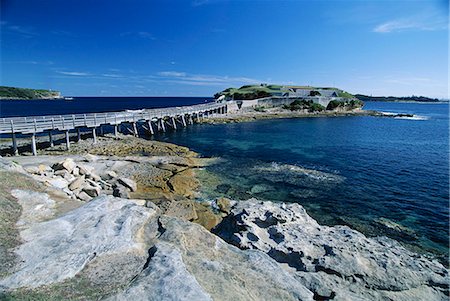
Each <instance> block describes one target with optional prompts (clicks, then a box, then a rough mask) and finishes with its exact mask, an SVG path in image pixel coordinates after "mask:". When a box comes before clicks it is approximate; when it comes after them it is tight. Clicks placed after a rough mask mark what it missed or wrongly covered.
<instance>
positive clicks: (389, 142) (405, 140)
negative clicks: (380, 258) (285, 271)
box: [0, 97, 449, 262]
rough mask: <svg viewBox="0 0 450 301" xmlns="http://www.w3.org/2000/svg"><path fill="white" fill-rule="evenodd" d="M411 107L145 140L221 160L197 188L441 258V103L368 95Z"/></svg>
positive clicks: (24, 107) (17, 108)
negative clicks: (288, 206) (278, 205)
mask: <svg viewBox="0 0 450 301" xmlns="http://www.w3.org/2000/svg"><path fill="white" fill-rule="evenodd" d="M205 101H211V99H208V98H204V97H196V98H182V97H178V98H161V97H146V98H135V97H133V98H124V97H120V98H99V97H91V98H90V97H83V98H75V99H74V100H73V101H64V100H39V101H1V102H0V116H1V117H8V116H23V115H43V114H74V113H85V112H105V111H120V110H125V109H141V108H157V107H167V106H180V105H190V104H197V103H204V102H205ZM365 109H372V110H380V111H383V112H391V113H409V114H414V115H415V117H413V118H388V117H384V118H380V117H371V116H351V117H324V118H297V119H275V120H259V121H254V122H245V123H235V124H216V125H205V124H203V125H197V124H196V125H193V126H189V127H187V128H182V129H179V130H177V131H169V132H167V133H165V134H160V135H157V136H156V137H153V138H152V139H158V140H162V141H166V142H172V143H176V144H180V145H184V146H187V147H189V148H191V149H192V150H194V151H196V152H198V153H200V154H201V155H202V156H204V157H220V158H221V160H220V163H219V164H216V165H213V166H210V167H207V168H205V169H204V170H202V171H200V172H199V173H198V174H199V177H200V179H201V182H202V188H201V190H202V191H201V196H202V198H204V199H212V198H216V197H220V196H227V197H229V198H232V199H236V200H245V199H249V198H252V197H255V198H258V199H261V200H271V201H275V202H278V201H283V202H295V203H299V204H301V205H302V206H304V207H305V208H306V210H307V211H308V213H309V214H310V215H311V216H312V217H313V218H315V219H316V220H317V221H318V222H319V223H321V224H326V225H348V226H350V227H351V228H353V229H356V230H358V231H361V232H362V233H364V234H366V235H368V236H380V235H382V236H388V237H391V238H393V239H395V240H397V241H399V242H401V243H402V244H404V245H405V246H406V247H408V248H410V249H412V250H414V251H417V252H420V253H424V254H430V255H431V256H435V257H437V258H438V259H440V260H441V261H442V262H447V261H448V254H449V249H448V237H449V131H448V126H449V105H448V103H392V102H367V103H366V105H365Z"/></svg>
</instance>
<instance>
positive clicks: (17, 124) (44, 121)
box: [0, 103, 224, 134]
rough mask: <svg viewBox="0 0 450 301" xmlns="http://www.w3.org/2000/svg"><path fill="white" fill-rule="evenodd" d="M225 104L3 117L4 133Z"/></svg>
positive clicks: (0, 129) (141, 118) (132, 118)
mask: <svg viewBox="0 0 450 301" xmlns="http://www.w3.org/2000/svg"><path fill="white" fill-rule="evenodd" d="M223 106H224V104H220V103H208V104H200V105H192V106H182V107H169V108H157V109H142V110H128V111H120V112H108V113H87V114H68V115H47V116H28V117H10V118H1V119H0V134H2V133H23V134H27V133H38V132H43V131H46V130H71V129H74V128H77V127H97V126H100V125H103V124H111V125H114V124H120V123H123V122H140V121H145V120H154V119H160V118H165V117H173V116H180V115H186V114H198V113H200V112H205V111H208V110H214V109H217V108H221V107H223Z"/></svg>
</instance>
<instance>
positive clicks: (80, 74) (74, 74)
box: [56, 71, 91, 76]
mask: <svg viewBox="0 0 450 301" xmlns="http://www.w3.org/2000/svg"><path fill="white" fill-rule="evenodd" d="M56 73H59V74H62V75H69V76H90V75H91V74H90V73H88V72H77V71H56Z"/></svg>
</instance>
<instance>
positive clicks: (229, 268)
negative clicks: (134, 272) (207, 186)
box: [111, 216, 313, 301]
mask: <svg viewBox="0 0 450 301" xmlns="http://www.w3.org/2000/svg"><path fill="white" fill-rule="evenodd" d="M160 227H161V228H162V229H160V231H161V232H162V234H161V236H160V237H159V238H158V240H157V243H156V244H155V245H154V247H152V249H151V250H150V252H149V254H150V260H149V264H148V266H147V267H146V269H144V270H143V272H142V273H141V274H139V276H138V277H137V278H136V279H135V280H134V281H133V282H131V284H130V285H129V287H128V288H127V289H126V290H124V291H123V292H121V293H119V294H118V295H117V296H114V297H113V298H111V300H296V301H298V300H313V294H312V292H310V291H309V290H308V289H306V288H305V287H304V286H303V285H302V284H301V283H300V281H298V280H297V279H296V278H295V277H294V275H293V274H291V273H289V272H287V271H285V270H284V269H283V268H282V267H281V266H280V265H279V264H277V263H276V262H275V261H274V260H273V259H271V258H270V257H269V256H267V255H266V254H264V253H263V252H260V251H255V250H247V251H242V250H240V249H238V248H236V247H234V246H232V245H229V244H227V243H225V242H224V241H222V240H221V239H220V238H218V237H217V236H215V235H213V234H211V233H210V232H208V231H207V230H205V229H204V228H203V227H201V226H199V225H196V224H193V223H189V222H185V221H182V220H180V219H177V218H170V217H164V216H162V217H161V218H160Z"/></svg>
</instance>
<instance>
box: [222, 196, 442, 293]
mask: <svg viewBox="0 0 450 301" xmlns="http://www.w3.org/2000/svg"><path fill="white" fill-rule="evenodd" d="M231 212H232V214H230V215H229V216H228V217H227V218H225V219H224V221H223V222H222V223H221V224H220V225H219V226H218V227H217V228H216V229H215V232H216V233H218V234H219V235H220V236H221V237H223V238H224V239H225V240H227V241H229V242H231V243H233V244H235V245H237V246H239V247H240V248H244V249H256V250H261V251H264V252H265V253H267V254H268V255H269V256H271V257H272V258H274V259H275V260H277V261H278V262H280V263H283V264H286V265H288V266H290V267H291V268H293V269H295V270H296V271H297V275H298V276H299V277H300V278H301V279H302V282H303V283H305V285H306V286H307V287H308V288H309V289H310V290H312V291H313V292H315V294H316V296H318V297H320V298H325V299H326V298H331V297H333V296H334V297H336V298H337V299H340V300H365V299H368V300H375V299H376V300H380V299H390V298H391V296H395V298H394V299H395V300H410V297H411V294H412V292H415V293H417V294H418V295H429V298H428V299H427V300H443V298H445V296H446V295H447V294H448V283H449V277H448V270H447V269H446V268H444V267H443V266H442V265H441V264H440V263H438V262H437V261H431V260H429V259H427V258H425V257H423V256H421V255H418V254H415V253H412V252H410V251H408V250H406V249H405V248H404V247H402V246H401V245H400V244H398V243H397V242H395V241H393V240H391V239H388V238H367V237H365V236H364V235H363V234H361V233H359V232H357V231H355V230H352V229H350V228H349V227H347V226H334V227H328V226H322V225H319V224H318V223H317V222H316V221H315V220H314V219H312V218H311V217H310V216H309V215H308V214H307V213H306V211H305V209H304V208H303V207H302V206H300V205H298V204H287V203H272V202H261V201H258V200H255V199H252V200H249V201H245V202H237V203H236V204H235V205H234V207H233V208H232V211H231Z"/></svg>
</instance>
